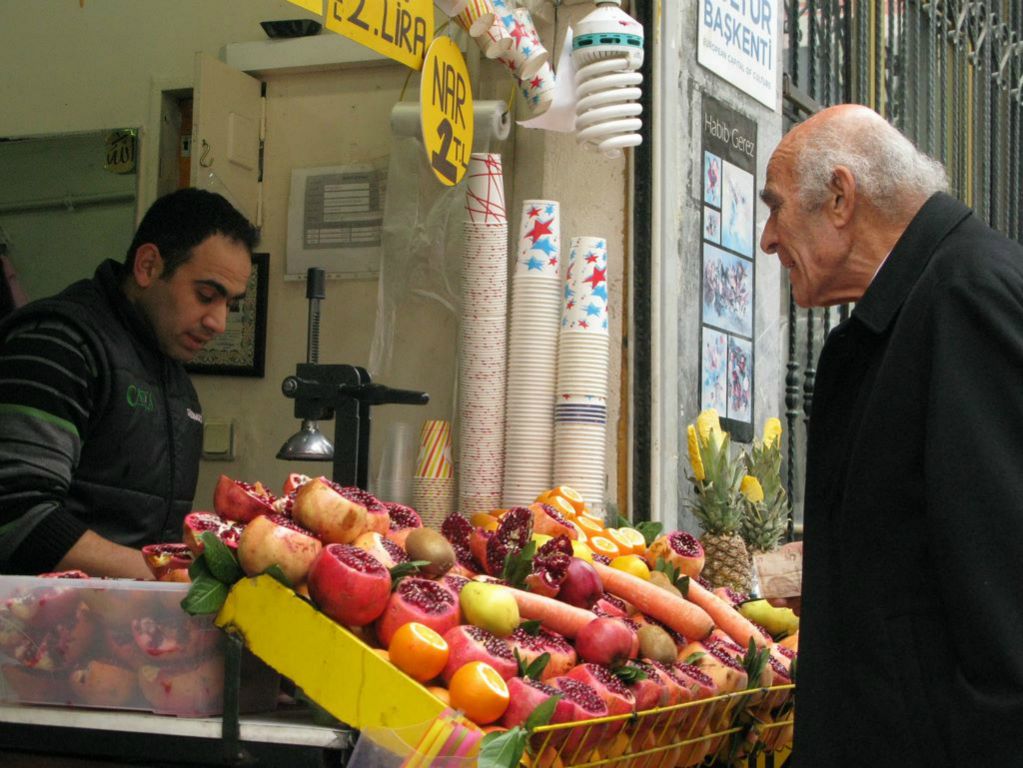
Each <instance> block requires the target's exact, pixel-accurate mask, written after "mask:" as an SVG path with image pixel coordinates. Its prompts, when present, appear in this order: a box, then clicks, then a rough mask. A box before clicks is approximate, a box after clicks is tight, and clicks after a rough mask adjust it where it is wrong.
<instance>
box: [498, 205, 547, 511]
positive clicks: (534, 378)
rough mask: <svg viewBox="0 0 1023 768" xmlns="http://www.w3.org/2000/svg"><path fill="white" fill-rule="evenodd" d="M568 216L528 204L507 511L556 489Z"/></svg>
mask: <svg viewBox="0 0 1023 768" xmlns="http://www.w3.org/2000/svg"><path fill="white" fill-rule="evenodd" d="M561 293H562V281H561V213H560V207H559V205H558V203H557V202H556V201H554V200H525V201H523V204H522V215H521V217H520V219H519V237H518V245H517V250H516V258H515V267H514V269H513V273H512V294H511V312H510V315H511V326H510V329H509V332H508V394H507V406H506V408H505V416H506V419H505V448H504V493H503V504H502V506H505V507H509V506H519V505H525V504H530V503H532V502H533V500H534V499H536V497H537V495H538V494H540V493H541V492H542V491H544V490H546V489H548V488H550V487H552V482H551V480H552V471H553V468H554V467H553V461H554V394H555V383H556V376H557V363H556V360H557V352H558V333H559V323H560V319H561V304H562V302H561Z"/></svg>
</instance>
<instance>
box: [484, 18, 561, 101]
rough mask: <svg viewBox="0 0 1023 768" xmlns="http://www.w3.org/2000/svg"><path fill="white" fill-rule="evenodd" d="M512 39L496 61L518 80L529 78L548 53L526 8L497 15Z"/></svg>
mask: <svg viewBox="0 0 1023 768" xmlns="http://www.w3.org/2000/svg"><path fill="white" fill-rule="evenodd" d="M495 7H496V6H495ZM498 20H499V23H501V24H502V25H503V26H504V27H505V28H506V29H507V31H508V36H509V40H511V41H512V45H511V47H510V50H509V51H508V52H507V53H506V54H504V55H502V56H500V57H499V58H498V61H499V62H501V63H502V64H504V66H505V67H507V68H508V70H509V71H510V72H511V73H512V74H513V75H514V76H515V77H516V79H518V80H519V82H520V83H521V82H522V81H524V80H529V79H531V78H532V77H533V76H534V75H536V74H537V72H539V71H540V68H541V67H542V66H543V65H544V64H546V63H547V62H548V61H549V60H550V54H549V53H548V52H547V49H546V48H544V46H543V43H541V42H540V35H539V34H537V31H536V25H535V24H533V16H532V14H530V12H529V11H528V10H527V9H526V8H516V9H515V10H513V11H512V12H511V13H510V14H508V15H500V13H499V15H498Z"/></svg>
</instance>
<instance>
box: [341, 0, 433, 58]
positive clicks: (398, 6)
mask: <svg viewBox="0 0 1023 768" xmlns="http://www.w3.org/2000/svg"><path fill="white" fill-rule="evenodd" d="M325 21H326V26H327V29H329V30H330V31H331V32H337V33H338V34H339V35H344V36H345V37H347V38H350V39H352V40H354V41H355V42H357V43H359V44H361V45H364V46H366V47H367V48H371V49H372V50H374V51H376V52H377V53H381V54H383V55H384V56H386V57H387V58H389V59H394V60H395V61H397V62H400V63H402V64H404V65H405V66H407V67H411V68H412V69H422V68H423V57H424V56H425V55H426V51H427V49H428V48H429V47H430V41H432V40H433V0H330V2H329V5H328V7H327V17H326V19H325Z"/></svg>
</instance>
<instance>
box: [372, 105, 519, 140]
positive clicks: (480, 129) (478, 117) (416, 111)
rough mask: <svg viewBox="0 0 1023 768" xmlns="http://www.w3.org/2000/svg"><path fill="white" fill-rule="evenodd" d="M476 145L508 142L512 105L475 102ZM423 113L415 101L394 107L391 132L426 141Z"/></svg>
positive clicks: (474, 138) (474, 133)
mask: <svg viewBox="0 0 1023 768" xmlns="http://www.w3.org/2000/svg"><path fill="white" fill-rule="evenodd" d="M472 114H473V124H474V128H473V146H474V147H476V146H479V145H480V141H487V142H489V141H492V140H497V141H504V140H505V139H507V138H508V134H509V133H510V132H511V116H510V115H509V114H508V105H507V104H506V103H505V102H503V101H474V102H473V105H472ZM421 115H422V112H421V110H420V108H419V104H418V103H416V102H414V101H402V102H399V103H397V104H395V105H394V106H393V107H392V108H391V133H392V134H393V135H395V136H411V137H413V138H417V139H422V132H423V129H422V117H421Z"/></svg>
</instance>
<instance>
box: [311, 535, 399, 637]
mask: <svg viewBox="0 0 1023 768" xmlns="http://www.w3.org/2000/svg"><path fill="white" fill-rule="evenodd" d="M374 535H377V536H379V535H380V534H374ZM309 595H310V596H311V597H312V599H313V601H314V602H315V603H316V605H317V606H319V608H320V610H321V611H323V612H324V613H325V614H327V615H328V616H329V617H330V618H332V619H333V620H334V621H336V622H338V623H339V624H344V625H345V626H355V627H361V626H364V625H366V624H369V623H371V622H373V621H375V620H376V619H377V617H378V616H380V614H381V613H383V612H384V608H386V607H387V599H388V598H389V597H390V596H391V573H390V571H388V570H387V568H385V567H384V566H383V565H382V564H381V563H380V561H379V560H377V559H376V558H375V557H373V555H371V554H370V553H369V552H367V551H366V550H364V549H360V548H359V547H355V546H351V545H350V544H328V545H327V546H326V547H324V548H323V549H322V550H321V551H320V554H319V555H317V556H316V559H315V560H313V564H312V567H311V568H310V569H309Z"/></svg>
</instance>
